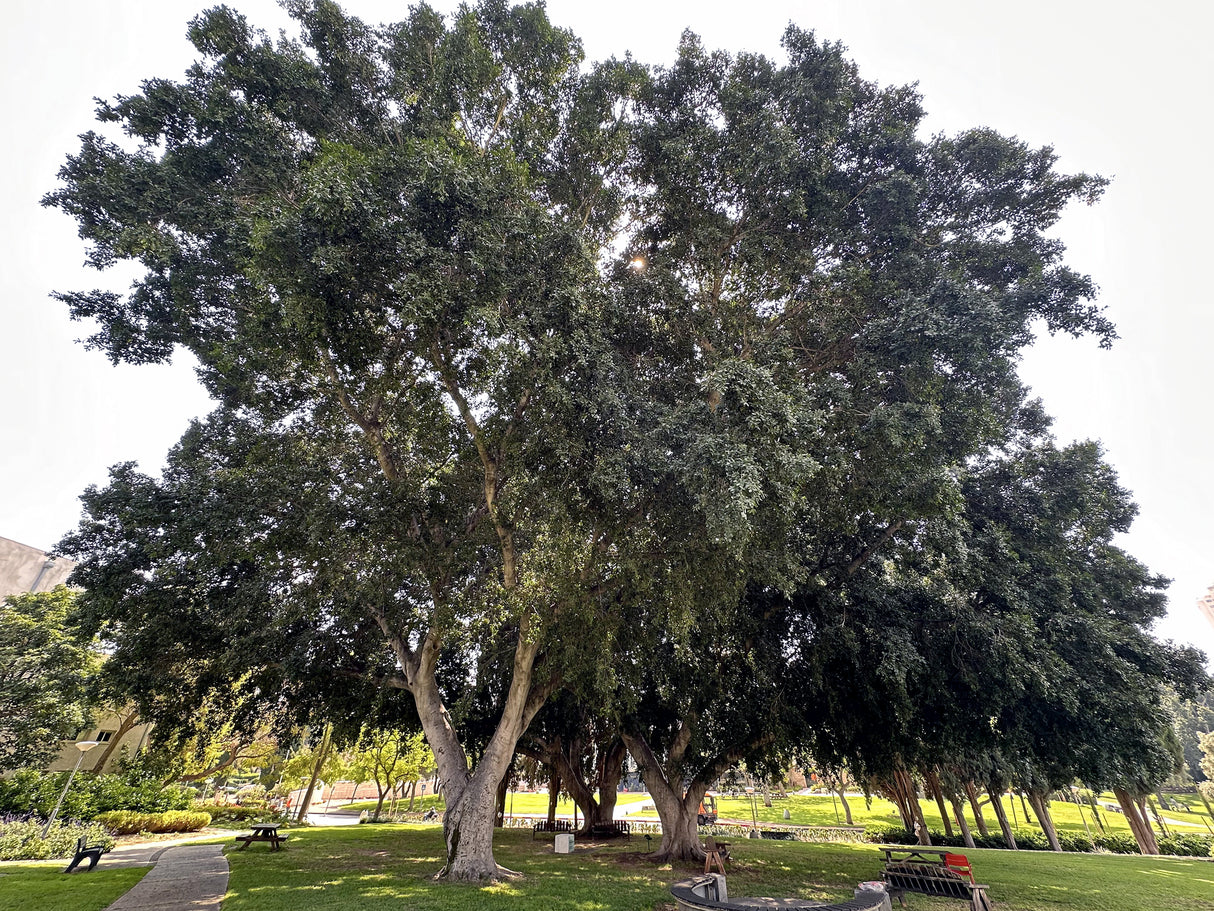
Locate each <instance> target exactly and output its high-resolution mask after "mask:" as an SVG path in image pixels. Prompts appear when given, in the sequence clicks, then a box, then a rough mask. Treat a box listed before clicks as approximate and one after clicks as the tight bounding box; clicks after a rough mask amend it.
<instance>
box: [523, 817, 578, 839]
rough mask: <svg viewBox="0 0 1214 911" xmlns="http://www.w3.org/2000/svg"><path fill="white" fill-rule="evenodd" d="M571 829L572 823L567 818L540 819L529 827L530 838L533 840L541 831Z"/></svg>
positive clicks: (570, 830)
mask: <svg viewBox="0 0 1214 911" xmlns="http://www.w3.org/2000/svg"><path fill="white" fill-rule="evenodd" d="M572 831H573V824H572V823H571V822H570V821H569V820H568V819H541V820H540V821H539V822H537V823H536V824H535V825H533V826H532V827H531V838H532V840H534V839H535V837H536V836H537V835H540V834H541V833H544V834H546V833H549V832H572Z"/></svg>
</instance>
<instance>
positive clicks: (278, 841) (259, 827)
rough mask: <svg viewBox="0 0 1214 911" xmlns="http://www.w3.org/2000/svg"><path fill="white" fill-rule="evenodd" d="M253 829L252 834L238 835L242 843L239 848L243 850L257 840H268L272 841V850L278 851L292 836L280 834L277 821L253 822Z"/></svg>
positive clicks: (238, 839)
mask: <svg viewBox="0 0 1214 911" xmlns="http://www.w3.org/2000/svg"><path fill="white" fill-rule="evenodd" d="M252 829H253V834H252V835H237V836H236V840H237V841H238V842H240V843H241V845H240V847H239V848H238V849H237V850H240V851H243V850H244V849H245V848H247V847H248V846H249V845H251V844H252V843H253V842H255V841H266V842H269V843H270V850H271V851H277V850H279V849H280V848H281V847H282V843H283V842H284V841H286V840H287V839H288V838H289V837H290V836H289V835H279V834H278V824H277V823H268V822H258V823H254V824H253V826H252Z"/></svg>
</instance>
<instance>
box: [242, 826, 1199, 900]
mask: <svg viewBox="0 0 1214 911" xmlns="http://www.w3.org/2000/svg"><path fill="white" fill-rule="evenodd" d="M495 845H496V849H495V850H496V855H497V859H498V862H499V863H502V864H504V865H505V866H507V867H510V868H512V869H514V870H517V871H520V872H521V873H523V877H522V878H521V879H519V880H516V881H513V882H510V883H506V884H501V885H496V886H491V887H476V886H463V885H451V884H436V883H435V882H433V880H432V879H431V876H432V874H433V873H434V872H435V871H436V870H437V869H438V868H439V866H441V863H442V861H441V856H442V841H441V830H440V829H439V828H438V827H437V826H408V825H391V826H374V827H367V826H361V827H357V828H354V827H350V828H344V829H316V830H311V831H304V832H300V833H298V837H293V838H292V842H291V846H290V848H289V849H288V850H286V851H283V852H281V853H278V854H274V853H271V852H269V851H252V850H250V851H243V852H240V853H238V854H232V853H230V854H229V861H230V862H231V865H232V873H231V879H230V892H229V895H228V898H227V899H226V900H225V902H224V911H300V909H305V908H307V909H311V908H317V909H338V908H341V909H352V911H359V909H381V908H382V909H385V911H387V909H389V908H391V909H399V908H402V907H404V908H426V909H435V911H457V909H459V911H472V909H482V908H484V909H490V911H498V909H500V911H524V909H526V911H533V909H550V908H551V909H557V908H560V909H584V911H650V909H656V908H663V907H670V906H672V902H671V899H670V893H669V891H668V888H669V885H670V883H671V882H674V881H676V880H679V879H683V878H686V877H687V876H690V875H693V874H695V873H697V872H699V871H698V869H696V868H694V867H693V866H691V865H687V866H685V867H680V868H678V869H671V868H670V867H664V868H659V867H656V866H654V865H653V864H651V863H650V862H649V861H648V860H647V859H646V858H645V856H644V852H645V842H644V840H643V839H639V838H636V837H634V838H633V839H632V842H631V843H630V844H623V843H608V844H588V843H585V842H583V843H579V845H578V848H577V852H576V853H575V854H573V855H571V856H565V855H556V854H554V853H553V850H552V842H551V841H550V840H547V839H544V840H533V839H532V838H531V835H530V833H529V832H526V831H519V830H503V831H500V832H499V833H498V835H497V838H496V839H495ZM967 853H969V855H970V857H971V860H973V862H974V865H975V869H976V870H977V872H978V874H979V879H980V881H981V882H985V883H988V884H989V885H990V887H991V890H990V894H991V896H992V898H993V900H994V901H995V904H996V907H997V908H999V909H1000V911H1038V909H1050V911H1054V909H1058V911H1063V909H1093V911H1148V909H1150V911H1153V909H1156V908H1160V907H1167V908H1170V909H1181V911H1209V909H1210V908H1211V907H1212V902H1211V897H1212V896H1214V863H1211V862H1208V861H1201V860H1172V859H1160V858H1141V857H1125V856H1110V855H1074V854H1068V855H1055V854H1049V853H1045V852H1023V851H1022V852H1010V851H982V850H979V851H971V852H967ZM733 854H734V861H733V862H732V864H731V867H730V871H729V887H730V893H731V894H732V895H735V896H737V895H770V896H781V897H783V896H799V897H805V898H818V899H834V898H841V897H844V896H848V897H850V895H851V889H852V888H853V887H854V885H855V884H856V883H858V882H860V881H862V880H867V879H875V878H878V877H879V873H880V863H879V857H878V854H877V851H876V850H875V849H874V848H873V847H871V846H869V845H812V844H803V843H798V842H769V841H751V840H746V841H735V842H734V847H733ZM907 907H908V908H909V909H911V911H944V909H952V911H956V909H957V908H959V907H961V905H960V904H959V903H958V902H957V901H955V900H951V901H950V900H945V899H930V898H927V897H925V896H918V895H909V896H907Z"/></svg>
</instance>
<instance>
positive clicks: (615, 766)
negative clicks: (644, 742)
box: [598, 737, 628, 822]
mask: <svg viewBox="0 0 1214 911" xmlns="http://www.w3.org/2000/svg"><path fill="white" fill-rule="evenodd" d="M627 758H628V748H627V747H626V746H624V741H622V740H620V739H619V738H618V737H617V738H614V739H613V740H612V741H611V744H610V745H609V746H608V747H607V749H606V750H605V751H604V752H603V754H602V756H601V757H600V759H599V775H598V790H599V815H600V816H601V817H602V819H603V821H604V822H611V821H612V820H613V819H615V805H616V799H617V797H618V791H619V787H620V779H621V778H622V777H623V776H624V760H625V759H627Z"/></svg>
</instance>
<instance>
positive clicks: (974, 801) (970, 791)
mask: <svg viewBox="0 0 1214 911" xmlns="http://www.w3.org/2000/svg"><path fill="white" fill-rule="evenodd" d="M965 796H966V797H967V798H968V799H969V802H970V809H972V810H973V811H974V825H976V826H977V827H978V834H979V835H981V836H982V837H983V838H986V837H988V836H989V835H990V834H991V833H990V832H989V831H988V830H987V828H986V817H985V816H983V815H982V801H981V798H980V795H979V794H978V788H977V787H976V786H975V785H974V783H973V782H972V781H967V782H966V783H965Z"/></svg>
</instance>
